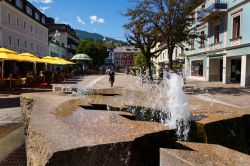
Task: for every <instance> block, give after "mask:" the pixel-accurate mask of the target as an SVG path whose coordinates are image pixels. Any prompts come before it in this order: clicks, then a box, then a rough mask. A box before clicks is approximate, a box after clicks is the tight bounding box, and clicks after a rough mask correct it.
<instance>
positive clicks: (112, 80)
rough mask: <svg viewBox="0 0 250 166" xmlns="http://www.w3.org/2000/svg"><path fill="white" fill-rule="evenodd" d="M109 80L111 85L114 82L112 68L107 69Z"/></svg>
mask: <svg viewBox="0 0 250 166" xmlns="http://www.w3.org/2000/svg"><path fill="white" fill-rule="evenodd" d="M109 82H110V84H111V87H113V84H114V82H115V72H114V71H112V70H110V71H109Z"/></svg>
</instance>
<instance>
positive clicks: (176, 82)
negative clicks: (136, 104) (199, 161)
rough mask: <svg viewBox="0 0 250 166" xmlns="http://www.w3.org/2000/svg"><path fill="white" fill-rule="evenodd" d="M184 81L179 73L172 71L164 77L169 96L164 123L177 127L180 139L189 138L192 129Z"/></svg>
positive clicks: (166, 93) (166, 91)
mask: <svg viewBox="0 0 250 166" xmlns="http://www.w3.org/2000/svg"><path fill="white" fill-rule="evenodd" d="M183 87H184V82H183V79H182V77H181V76H180V75H179V74H176V73H171V74H169V75H168V76H166V77H165V78H164V79H163V88H164V90H163V93H165V95H166V96H167V99H168V101H167V104H166V107H163V108H162V110H161V111H162V113H165V114H166V115H168V116H167V118H165V119H162V123H163V124H165V125H167V126H169V127H172V128H176V129H177V133H176V134H177V136H178V138H179V139H180V140H187V138H188V132H189V130H190V126H189V118H190V113H189V111H188V100H187V97H186V95H185V93H184V91H183Z"/></svg>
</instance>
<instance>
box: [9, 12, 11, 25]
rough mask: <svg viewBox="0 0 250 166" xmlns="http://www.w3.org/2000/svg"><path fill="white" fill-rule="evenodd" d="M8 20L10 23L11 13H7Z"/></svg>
mask: <svg viewBox="0 0 250 166" xmlns="http://www.w3.org/2000/svg"><path fill="white" fill-rule="evenodd" d="M8 21H9V23H11V14H10V13H8Z"/></svg>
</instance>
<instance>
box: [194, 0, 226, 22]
mask: <svg viewBox="0 0 250 166" xmlns="http://www.w3.org/2000/svg"><path fill="white" fill-rule="evenodd" d="M205 6H206V7H205V9H201V10H200V11H198V15H197V20H198V21H200V22H205V21H207V20H209V19H211V18H213V17H218V16H220V14H222V13H224V12H226V11H227V0H207V1H206V3H205Z"/></svg>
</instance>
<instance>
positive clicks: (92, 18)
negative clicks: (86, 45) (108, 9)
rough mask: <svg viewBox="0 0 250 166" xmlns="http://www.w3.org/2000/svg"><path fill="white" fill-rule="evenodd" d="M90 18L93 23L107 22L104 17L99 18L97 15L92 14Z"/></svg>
mask: <svg viewBox="0 0 250 166" xmlns="http://www.w3.org/2000/svg"><path fill="white" fill-rule="evenodd" d="M89 18H90V23H91V24H102V23H104V22H105V21H104V19H103V18H98V17H97V16H90V17H89Z"/></svg>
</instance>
